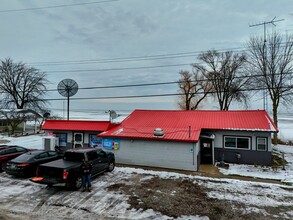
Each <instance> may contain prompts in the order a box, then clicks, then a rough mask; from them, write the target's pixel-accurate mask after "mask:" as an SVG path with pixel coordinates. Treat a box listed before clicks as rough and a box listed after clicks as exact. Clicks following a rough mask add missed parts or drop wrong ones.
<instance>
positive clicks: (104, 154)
mask: <svg viewBox="0 0 293 220" xmlns="http://www.w3.org/2000/svg"><path fill="white" fill-rule="evenodd" d="M98 156H99V157H102V158H105V157H107V155H106V153H105V152H104V151H99V152H98Z"/></svg>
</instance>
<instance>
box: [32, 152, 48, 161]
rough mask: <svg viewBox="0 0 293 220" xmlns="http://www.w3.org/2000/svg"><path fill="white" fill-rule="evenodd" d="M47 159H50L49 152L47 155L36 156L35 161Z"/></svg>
mask: <svg viewBox="0 0 293 220" xmlns="http://www.w3.org/2000/svg"><path fill="white" fill-rule="evenodd" d="M47 157H48V154H47V152H45V153H41V154H39V155H38V156H36V157H35V159H37V160H40V159H45V158H47Z"/></svg>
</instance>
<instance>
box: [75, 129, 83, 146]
mask: <svg viewBox="0 0 293 220" xmlns="http://www.w3.org/2000/svg"><path fill="white" fill-rule="evenodd" d="M78 147H83V133H79V132H76V133H74V134H73V148H78Z"/></svg>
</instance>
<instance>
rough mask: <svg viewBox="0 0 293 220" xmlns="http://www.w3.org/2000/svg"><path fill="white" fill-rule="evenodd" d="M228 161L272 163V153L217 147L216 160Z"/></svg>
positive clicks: (258, 163)
mask: <svg viewBox="0 0 293 220" xmlns="http://www.w3.org/2000/svg"><path fill="white" fill-rule="evenodd" d="M222 159H224V162H227V163H239V164H252V165H254V164H257V165H271V164H272V153H271V152H268V151H265V152H263V151H251V150H249V151H248V150H234V149H225V148H215V160H216V161H221V160H222Z"/></svg>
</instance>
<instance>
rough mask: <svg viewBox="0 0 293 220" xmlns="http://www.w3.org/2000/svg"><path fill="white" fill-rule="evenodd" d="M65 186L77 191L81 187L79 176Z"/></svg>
mask: <svg viewBox="0 0 293 220" xmlns="http://www.w3.org/2000/svg"><path fill="white" fill-rule="evenodd" d="M67 186H68V187H69V188H71V189H74V190H77V189H80V188H81V186H82V178H81V176H78V177H77V178H75V179H73V180H71V181H70V182H69V183H68V184H67Z"/></svg>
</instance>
